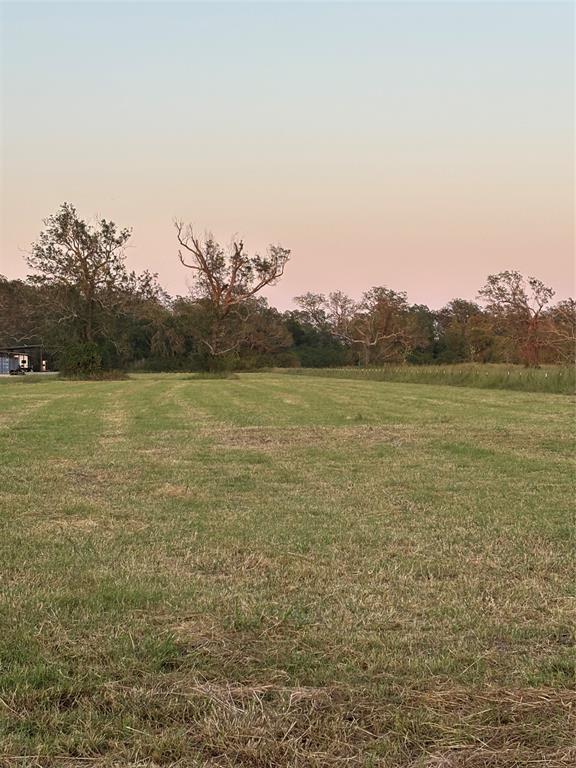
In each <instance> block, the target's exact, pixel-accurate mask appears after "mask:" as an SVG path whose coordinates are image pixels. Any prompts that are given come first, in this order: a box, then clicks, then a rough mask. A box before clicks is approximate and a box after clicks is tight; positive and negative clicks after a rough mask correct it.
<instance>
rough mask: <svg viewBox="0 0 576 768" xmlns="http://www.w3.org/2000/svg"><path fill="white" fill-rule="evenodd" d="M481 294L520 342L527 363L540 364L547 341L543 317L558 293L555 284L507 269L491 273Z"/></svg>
mask: <svg viewBox="0 0 576 768" xmlns="http://www.w3.org/2000/svg"><path fill="white" fill-rule="evenodd" d="M479 296H480V297H481V298H482V299H484V300H485V301H486V303H487V309H488V311H489V312H491V313H492V314H493V315H494V317H495V319H496V320H497V322H498V323H499V324H500V327H501V328H502V329H503V330H504V332H505V333H507V334H509V335H510V337H511V338H512V339H513V341H514V343H515V344H517V345H518V348H519V351H520V355H521V357H522V359H523V360H524V364H525V365H526V366H530V367H535V368H537V367H538V366H539V365H540V351H541V349H542V347H543V346H544V345H545V343H546V342H545V339H544V335H543V330H544V323H543V320H544V312H545V309H546V306H547V305H548V304H549V303H550V302H551V301H552V298H553V296H554V291H553V290H552V288H548V287H547V286H546V285H544V283H543V282H542V281H541V280H538V279H537V278H535V277H529V278H527V279H525V278H524V277H523V276H522V275H521V274H520V272H517V271H506V272H499V273H498V274H497V275H489V276H488V278H487V280H486V285H485V286H484V287H483V288H482V289H481V290H480V292H479Z"/></svg>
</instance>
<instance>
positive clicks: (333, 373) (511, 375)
mask: <svg viewBox="0 0 576 768" xmlns="http://www.w3.org/2000/svg"><path fill="white" fill-rule="evenodd" d="M283 372H284V373H288V374H292V375H300V376H322V377H331V378H336V379H359V380H361V381H366V380H369V381H397V382H404V383H407V384H447V385H450V386H453V387H475V388H479V389H511V390H513V391H516V392H551V393H554V394H568V395H573V394H574V393H575V392H576V368H575V367H574V366H560V365H548V366H543V367H542V368H524V367H522V366H519V365H504V364H501V363H500V364H486V365H476V364H473V363H464V364H455V365H385V366H380V367H368V368H289V369H283Z"/></svg>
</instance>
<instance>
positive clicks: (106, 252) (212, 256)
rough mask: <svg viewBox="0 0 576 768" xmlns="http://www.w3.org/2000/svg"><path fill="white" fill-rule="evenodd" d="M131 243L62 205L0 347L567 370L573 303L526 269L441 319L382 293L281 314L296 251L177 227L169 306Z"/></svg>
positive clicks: (79, 353) (218, 359)
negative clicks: (276, 291) (176, 278)
mask: <svg viewBox="0 0 576 768" xmlns="http://www.w3.org/2000/svg"><path fill="white" fill-rule="evenodd" d="M130 236H131V231H130V230H129V229H120V228H119V227H118V226H117V225H116V224H115V223H114V222H112V221H107V220H105V219H102V220H101V221H98V222H96V223H90V222H87V221H86V220H84V219H81V218H80V217H79V215H78V213H77V211H76V209H75V208H74V206H73V205H71V204H69V203H65V204H64V205H62V206H61V208H60V209H59V211H58V212H57V213H56V214H54V215H52V216H50V217H49V218H47V219H46V220H45V221H44V229H43V230H42V232H41V233H40V235H39V237H38V239H37V241H36V242H35V243H34V244H33V246H32V249H31V251H30V252H29V254H28V255H27V256H26V261H27V264H28V266H29V268H30V270H31V272H30V274H29V276H28V277H27V278H26V279H25V280H8V279H6V278H3V277H0V348H6V347H14V346H21V345H36V344H41V345H42V346H43V348H44V349H45V350H46V354H47V356H48V361H49V364H50V367H52V368H58V369H60V370H62V371H65V372H68V373H79V374H82V373H88V374H97V373H98V372H99V371H101V370H106V369H124V368H131V369H136V370H138V369H139V370H166V371H171V370H219V369H232V368H234V369H244V370H249V369H255V368H261V367H270V366H280V367H291V366H307V367H326V366H343V365H364V366H366V365H382V364H385V363H412V364H426V363H459V362H507V363H521V364H524V365H526V366H530V367H537V366H539V365H541V364H542V363H571V362H573V360H574V349H575V341H576V302H575V301H574V299H567V300H564V301H559V302H554V291H553V290H552V289H551V288H549V287H548V286H546V285H545V284H544V283H543V282H542V281H540V280H538V279H537V278H534V277H528V278H526V277H524V276H523V275H521V274H520V273H519V272H517V271H504V272H500V273H498V274H494V275H489V276H488V278H487V280H486V283H485V285H484V286H482V287H481V288H480V289H479V291H478V302H476V301H469V300H466V299H461V298H456V299H453V300H452V301H450V302H449V303H448V304H447V305H446V306H445V307H443V308H442V309H440V310H436V311H435V310H432V309H430V308H429V307H427V306H426V305H423V304H411V303H410V302H409V300H408V297H407V295H406V293H405V292H403V291H396V290H392V289H391V288H388V287H384V286H376V287H373V288H370V289H369V290H367V291H366V292H365V293H364V294H363V295H362V297H361V298H360V299H354V298H351V297H350V296H347V295H346V294H345V293H343V292H341V291H335V292H332V293H328V294H317V293H306V294H303V295H301V296H297V297H295V299H294V302H295V304H296V307H297V308H296V309H293V310H288V311H285V312H280V311H278V310H277V309H275V308H274V307H271V306H270V305H269V304H268V302H267V301H266V299H265V298H263V296H262V291H263V289H265V288H266V287H267V286H271V285H274V284H276V283H277V282H278V280H280V279H281V277H282V275H283V274H284V270H285V269H286V267H287V265H288V263H289V260H290V250H289V249H287V248H284V247H282V246H281V245H271V246H270V247H269V248H268V250H267V252H266V254H264V255H259V254H254V255H250V254H249V253H248V252H247V250H246V247H245V245H244V242H243V241H242V240H234V241H233V242H232V243H231V245H230V246H229V247H224V246H222V245H221V244H219V243H218V242H216V241H215V240H214V238H213V237H212V236H210V235H207V236H205V237H199V236H198V235H197V234H196V233H195V231H194V229H193V228H192V226H191V225H187V224H184V223H183V222H177V223H176V224H175V251H177V253H178V258H179V259H180V263H181V264H182V268H183V270H187V271H188V272H189V273H190V274H191V276H192V287H191V289H190V291H189V292H188V293H187V295H185V296H176V297H171V296H169V295H168V294H167V293H166V291H164V290H163V288H162V287H161V286H160V284H159V282H158V277H157V275H156V274H152V273H150V272H148V271H144V272H142V273H141V274H137V273H135V272H134V271H129V270H128V268H127V266H126V256H125V247H126V244H127V242H128V241H129V239H130Z"/></svg>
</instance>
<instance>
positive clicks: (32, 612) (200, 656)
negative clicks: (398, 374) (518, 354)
mask: <svg viewBox="0 0 576 768" xmlns="http://www.w3.org/2000/svg"><path fill="white" fill-rule="evenodd" d="M573 416H574V410H573V402H572V400H571V398H569V397H567V396H566V395H554V394H534V393H525V392H510V391H499V390H482V389H459V388H454V387H446V386H433V385H419V384H399V383H388V382H378V381H357V380H344V379H342V380H339V379H328V378H321V377H303V376H302V377H297V376H285V375H272V374H246V375H242V376H239V377H237V378H234V379H230V380H218V379H215V380H202V379H197V380H195V379H194V377H193V376H178V375H141V376H134V377H132V378H131V379H130V380H128V381H118V382H64V381H57V380H50V381H41V382H40V383H38V384H35V385H34V386H30V385H27V384H26V383H25V381H12V380H10V381H6V382H2V384H1V385H0V427H1V433H2V434H1V439H0V452H1V453H0V461H1V476H2V484H1V496H0V503H1V505H2V515H1V525H2V530H1V539H0V541H1V546H2V558H1V562H0V568H1V584H2V604H1V616H0V621H1V626H0V632H1V640H0V664H1V668H0V688H1V692H0V755H1V757H0V765H3V766H26V767H27V768H31V766H43V767H44V766H92V765H96V766H113V765H114V766H127V765H133V766H152V765H162V766H166V765H176V766H221V767H225V766H250V767H251V768H272V767H274V766H302V768H304V766H367V767H368V766H382V767H384V768H388V767H390V768H400V766H413V767H414V768H416V767H420V766H430V767H431V766H434V767H436V768H440V767H442V768H456V767H458V768H460V766H465V767H466V768H468V767H473V768H479V767H480V766H507V768H510V767H511V766H518V767H520V766H531V765H534V766H568V765H574V764H575V763H576V748H574V746H573V745H574V722H572V723H571V722H570V718H571V716H572V717H573V716H574V711H575V708H576V693H575V691H574V682H575V678H574V659H575V654H574V632H573V623H572V622H573V617H574V614H573V613H571V609H572V608H573V606H574V602H573V601H574V594H573V584H574V559H573V554H574V549H573V547H574V538H573V534H574V527H573V500H574V489H575V488H574V474H573V470H574V466H573V461H572V448H573V444H572V440H573V436H574V431H573Z"/></svg>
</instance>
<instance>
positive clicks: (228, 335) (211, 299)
mask: <svg viewBox="0 0 576 768" xmlns="http://www.w3.org/2000/svg"><path fill="white" fill-rule="evenodd" d="M175 226H176V232H177V238H178V243H179V245H180V250H179V251H178V257H179V259H180V261H181V262H182V264H183V265H184V266H185V267H186V268H187V269H191V270H192V271H193V272H194V275H195V291H196V295H197V297H198V298H199V299H200V300H203V301H204V302H206V303H207V305H208V307H209V309H210V312H211V321H210V323H209V328H208V329H207V331H206V333H205V334H204V335H203V338H202V342H203V344H204V345H205V346H206V348H207V349H208V351H209V353H210V355H211V356H212V357H218V356H222V355H225V354H227V353H228V352H232V351H234V350H236V349H237V348H238V347H239V346H240V344H241V343H242V340H243V333H242V332H241V331H239V329H240V328H241V326H242V325H243V324H244V323H246V321H247V320H248V319H249V317H250V312H247V311H246V310H247V309H250V307H251V300H252V299H254V298H255V297H256V295H257V294H258V293H260V291H261V290H262V289H263V288H265V287H266V286H268V285H274V284H275V283H276V282H277V281H278V280H279V279H280V278H281V277H282V275H283V274H284V269H285V267H286V264H287V263H288V260H289V258H290V251H289V250H288V249H287V248H283V247H282V246H280V245H270V246H269V248H268V252H267V254H266V256H263V257H262V256H259V255H258V254H255V255H254V256H250V255H248V254H247V253H246V251H245V250H244V242H243V241H242V240H234V241H233V242H232V244H231V246H230V247H229V248H228V249H225V248H223V247H222V246H221V245H219V244H218V243H217V242H216V241H215V240H214V238H213V237H212V235H207V236H205V237H204V239H203V240H201V239H200V238H198V237H196V235H195V234H194V230H193V228H192V226H191V225H190V224H188V225H184V223H183V222H176V224H175ZM252 306H253V305H252Z"/></svg>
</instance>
